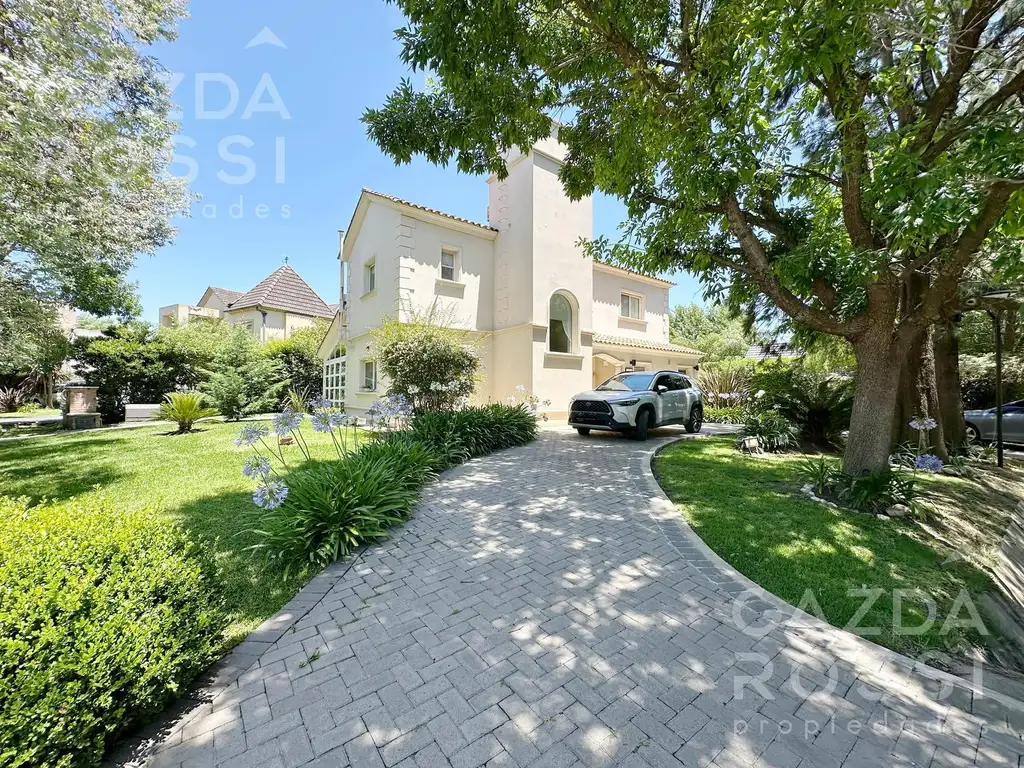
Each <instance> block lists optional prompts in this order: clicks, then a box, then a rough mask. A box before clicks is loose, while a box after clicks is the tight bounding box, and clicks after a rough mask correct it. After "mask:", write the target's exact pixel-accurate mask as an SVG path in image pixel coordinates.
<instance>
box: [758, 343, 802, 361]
mask: <svg viewBox="0 0 1024 768" xmlns="http://www.w3.org/2000/svg"><path fill="white" fill-rule="evenodd" d="M803 355H804V351H803V350H802V349H798V348H797V347H794V346H793V345H792V344H790V343H789V342H788V341H769V342H766V343H764V344H751V345H750V347H749V348H748V349H747V352H746V354H745V355H743V356H744V357H745V358H747V359H748V360H778V359H780V358H783V357H803Z"/></svg>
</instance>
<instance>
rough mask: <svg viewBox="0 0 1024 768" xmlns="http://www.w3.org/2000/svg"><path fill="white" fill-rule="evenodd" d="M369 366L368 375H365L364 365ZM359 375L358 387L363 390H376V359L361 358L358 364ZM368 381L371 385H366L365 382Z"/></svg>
mask: <svg viewBox="0 0 1024 768" xmlns="http://www.w3.org/2000/svg"><path fill="white" fill-rule="evenodd" d="M367 366H370V367H371V368H370V371H371V372H370V377H369V378H367V376H366V370H367V369H366V367H367ZM359 375H360V376H361V377H362V381H361V382H360V389H361V390H362V391H363V392H376V391H377V361H376V360H372V359H363V360H361V361H360V364H359ZM367 381H369V382H370V384H371V386H369V387H368V386H366V382H367Z"/></svg>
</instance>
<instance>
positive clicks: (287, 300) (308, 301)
mask: <svg viewBox="0 0 1024 768" xmlns="http://www.w3.org/2000/svg"><path fill="white" fill-rule="evenodd" d="M250 307H266V308H268V309H282V310H284V311H286V312H294V313H295V314H297V315H309V316H311V317H333V316H334V312H332V311H331V309H330V307H328V306H327V304H325V303H324V300H323V299H321V298H320V296H319V295H317V292H316V291H314V290H313V289H312V288H310V287H309V284H308V283H307V282H306V281H305V280H303V279H302V278H301V277H299V273H298V272H296V271H295V270H294V269H292V268H291V267H289V266H288V265H287V264H285V265H284V266H283V267H279V268H278V269H276V270H274V271H273V272H272V273H271V274H270V275H268V276H267V277H266V278H264V279H263V280H262V281H261V282H260V284H259V285H257V286H256V287H255V288H253V289H252V290H251V291H249V292H248V293H244V294H242V295H241V296H239V297H238V298H237V299H235V300H234V301H232V302H231V304H230V305H229V309H231V310H232V311H233V310H236V309H248V308H250Z"/></svg>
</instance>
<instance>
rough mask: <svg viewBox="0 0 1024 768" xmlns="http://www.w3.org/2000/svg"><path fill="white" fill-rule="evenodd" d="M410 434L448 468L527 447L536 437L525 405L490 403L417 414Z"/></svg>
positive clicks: (535, 419)
mask: <svg viewBox="0 0 1024 768" xmlns="http://www.w3.org/2000/svg"><path fill="white" fill-rule="evenodd" d="M412 434H413V436H414V437H415V438H416V439H417V440H422V441H423V442H424V443H426V444H427V445H429V446H430V447H431V449H433V450H434V451H435V452H436V453H437V454H438V456H439V457H441V458H442V459H443V460H445V462H446V463H447V464H448V465H449V466H450V465H451V464H456V463H458V462H459V461H462V460H465V459H466V458H474V457H476V456H483V455H485V454H487V453H490V452H491V451H497V450H501V449H503V448H511V447H513V446H516V445H526V444H527V443H529V442H530V441H531V440H534V439H536V437H537V418H536V416H535V415H534V414H533V413H531V411H530V409H529V407H528V406H526V405H524V404H519V405H505V404H503V403H491V404H488V405H481V406H475V407H472V408H464V409H462V410H461V411H455V412H443V413H438V412H427V413H423V414H420V415H418V416H416V418H414V419H413V422H412Z"/></svg>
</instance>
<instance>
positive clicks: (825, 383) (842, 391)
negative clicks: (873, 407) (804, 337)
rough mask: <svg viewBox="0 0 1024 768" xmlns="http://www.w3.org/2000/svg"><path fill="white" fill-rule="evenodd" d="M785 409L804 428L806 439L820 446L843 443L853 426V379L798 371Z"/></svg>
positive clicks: (788, 393) (804, 437) (788, 394)
mask: <svg viewBox="0 0 1024 768" xmlns="http://www.w3.org/2000/svg"><path fill="white" fill-rule="evenodd" d="M785 397H786V400H785V402H784V403H783V404H782V405H781V410H782V412H783V413H784V414H785V415H786V416H787V417H789V418H790V419H791V420H792V421H794V422H795V423H796V424H797V425H798V426H799V427H800V434H801V437H803V439H804V440H805V441H806V442H808V443H810V444H812V445H817V446H834V445H838V444H839V440H840V433H841V432H842V431H843V430H844V429H846V428H848V427H849V426H850V414H851V412H852V411H853V380H852V379H850V378H844V377H838V376H832V375H829V374H821V373H812V372H809V371H806V370H798V371H795V372H794V375H793V378H792V381H791V382H790V385H789V388H788V390H787V391H786V393H785Z"/></svg>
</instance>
